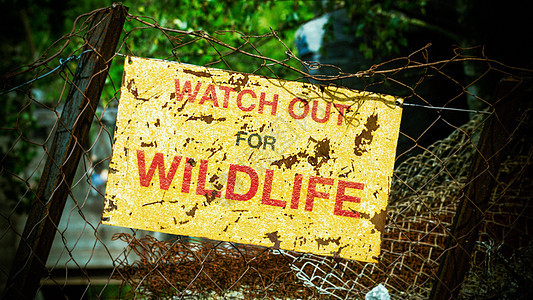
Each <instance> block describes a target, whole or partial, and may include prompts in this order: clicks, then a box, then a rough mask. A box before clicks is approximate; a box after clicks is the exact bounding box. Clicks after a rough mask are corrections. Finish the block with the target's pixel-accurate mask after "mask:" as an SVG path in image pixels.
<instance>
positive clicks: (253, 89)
mask: <svg viewBox="0 0 533 300" xmlns="http://www.w3.org/2000/svg"><path fill="white" fill-rule="evenodd" d="M396 100H397V99H396V98H394V97H392V96H386V95H378V94H373V93H369V92H359V91H354V90H349V89H345V88H339V87H334V86H320V85H313V84H308V83H302V82H291V81H284V80H279V79H272V78H266V77H261V76H256V75H250V74H242V73H235V72H228V71H222V70H216V69H210V68H205V67H198V66H191V65H185V64H179V63H174V62H168V61H161V60H155V59H144V58H136V57H128V58H127V59H126V63H125V67H124V78H123V82H122V90H121V96H120V104H119V111H118V117H117V123H116V128H115V141H114V146H113V157H112V160H111V164H110V168H109V177H108V183H107V191H106V203H105V208H104V213H103V223H104V224H110V225H117V226H125V227H133V228H139V229H146V230H153V231H160V232H167V233H173V234H180V235H187V236H195V237H205V238H210V239H215V240H222V241H232V242H237V243H243V244H254V245H263V246H271V247H274V248H280V249H286V250H294V251H300V252H312V253H315V254H319V255H336V256H340V257H343V258H349V259H357V260H361V261H367V262H375V261H376V258H377V256H378V255H379V253H380V244H381V234H382V232H383V228H384V224H385V217H386V207H387V199H388V195H389V187H390V180H391V176H392V170H393V165H394V158H395V150H396V143H397V139H398V133H399V124H400V117H401V111H402V110H401V108H400V107H398V106H396V105H395V101H396Z"/></svg>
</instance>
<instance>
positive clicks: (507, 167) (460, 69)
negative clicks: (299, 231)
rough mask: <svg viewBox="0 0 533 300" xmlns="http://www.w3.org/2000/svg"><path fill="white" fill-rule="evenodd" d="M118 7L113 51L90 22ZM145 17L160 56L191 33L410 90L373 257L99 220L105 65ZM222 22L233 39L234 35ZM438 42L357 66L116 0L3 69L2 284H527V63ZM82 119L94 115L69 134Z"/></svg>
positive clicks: (107, 143) (108, 86)
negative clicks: (135, 10) (161, 16)
mask: <svg viewBox="0 0 533 300" xmlns="http://www.w3.org/2000/svg"><path fill="white" fill-rule="evenodd" d="M117 9H118V10H119V11H120V14H122V15H123V16H125V23H126V24H125V25H124V26H122V25H120V24H119V25H118V26H119V27H120V30H119V31H118V32H121V31H122V34H121V36H120V39H117V42H118V46H117V47H116V49H112V53H110V54H109V57H107V58H106V57H105V54H104V51H101V49H100V48H97V47H96V46H95V44H94V43H93V40H92V37H91V36H93V35H95V34H96V35H97V36H99V37H103V36H105V34H106V30H103V31H98V28H99V26H100V27H101V26H103V25H102V24H107V23H106V22H108V21H109V20H111V21H112V20H113V18H114V15H113V14H115V13H116V11H117ZM119 23H120V22H119ZM105 26H110V25H105ZM106 28H108V27H106ZM139 31H140V32H142V34H146V35H149V36H157V35H163V36H164V37H165V38H166V42H167V48H168V56H166V57H157V58H160V59H167V60H173V61H180V62H184V63H189V62H196V61H197V60H195V58H194V55H192V56H191V55H189V56H185V55H184V53H185V54H187V53H194V51H191V50H189V49H192V48H194V47H196V48H194V49H203V54H202V55H201V56H202V57H204V58H205V57H209V58H211V59H210V60H209V61H204V62H203V65H205V66H209V67H217V68H222V69H228V70H235V71H242V72H247V73H252V74H260V75H265V76H270V77H276V78H284V79H287V78H289V79H293V80H303V81H309V82H313V83H320V84H337V85H339V84H343V82H345V81H346V80H355V81H357V82H359V83H360V84H362V89H365V90H369V91H375V92H384V93H388V94H393V95H396V96H400V97H403V98H404V99H405V100H404V113H403V114H404V116H403V121H402V127H401V132H400V140H399V144H398V152H397V159H396V160H397V161H396V167H395V171H394V175H393V178H392V182H391V195H390V199H389V207H388V212H387V222H386V225H385V227H384V231H383V232H384V235H383V243H382V254H381V256H380V258H379V263H375V264H373V263H363V262H358V261H351V260H345V259H341V258H338V257H321V256H317V255H312V254H302V253H295V252H290V251H284V250H276V249H273V248H265V247H258V246H248V245H240V244H235V243H229V242H218V241H210V240H204V239H200V238H190V237H179V236H178V237H176V236H171V235H166V234H161V233H153V232H143V231H140V230H132V229H128V228H119V227H111V226H105V225H101V224H100V218H101V213H102V209H103V199H104V198H103V195H104V193H105V181H106V176H107V173H108V165H109V160H110V157H111V144H112V140H113V127H114V122H115V118H116V109H117V106H118V97H119V91H120V82H119V80H120V78H119V79H117V78H113V77H112V76H111V75H108V73H107V72H108V71H109V70H113V68H119V69H120V66H121V65H122V64H123V60H124V56H125V55H136V53H135V51H134V50H132V45H134V44H135V43H136V41H135V35H134V34H133V33H135V32H139ZM115 34H116V33H115ZM229 35H234V36H239V37H240V40H241V41H242V42H241V43H240V44H228V43H227V42H226V41H227V40H226V37H228V36H229ZM137 37H138V35H137ZM96 40H98V39H96ZM262 47H278V48H279V49H280V52H281V53H283V55H284V58H283V59H279V58H278V59H274V58H271V57H266V56H263V54H262V49H263V48H262ZM108 52H109V51H108ZM431 54H432V48H431V46H429V45H428V46H427V47H424V48H422V49H419V50H417V51H415V52H413V53H412V54H410V55H408V56H404V57H400V58H397V59H393V60H388V61H385V62H383V63H381V64H377V65H374V66H373V67H372V68H370V69H369V70H362V71H360V72H357V73H355V74H351V73H344V72H343V71H342V70H341V69H340V68H339V67H335V66H330V65H321V64H320V63H318V62H307V61H302V60H300V59H299V58H298V56H297V55H296V54H295V53H293V52H292V51H291V50H290V47H287V46H286V45H285V44H284V43H283V41H282V40H281V39H280V38H279V37H278V34H277V33H276V32H275V31H272V32H269V33H266V34H262V35H247V34H244V33H240V32H233V31H221V32H214V33H207V32H203V31H194V32H188V31H182V30H176V29H172V28H163V27H161V26H160V25H158V23H157V21H156V20H153V19H150V18H146V17H141V16H133V15H129V14H127V12H126V11H125V10H124V9H123V8H122V7H121V6H119V7H118V8H117V7H114V8H107V9H102V10H97V11H95V12H92V13H89V14H86V15H83V16H81V17H80V18H79V19H77V20H76V22H75V25H74V28H73V30H72V32H70V33H69V34H67V35H65V37H63V38H62V39H61V40H59V41H58V42H56V43H55V44H54V45H52V46H51V47H50V49H49V50H48V51H46V52H45V53H43V55H42V57H41V58H39V59H38V60H37V61H36V62H35V63H33V64H31V65H28V66H23V67H21V68H20V69H18V70H15V71H14V72H12V73H10V74H6V75H4V77H2V79H3V81H2V87H1V88H2V93H1V97H2V98H3V99H5V100H4V103H10V104H12V105H13V106H15V107H16V109H14V110H13V111H7V112H8V113H9V114H6V115H5V116H2V117H3V118H4V119H5V120H6V121H5V122H4V125H3V127H2V128H1V130H2V137H1V138H2V143H1V148H0V149H1V158H0V159H1V169H0V183H1V186H2V189H1V191H0V197H1V198H0V205H1V212H0V224H1V225H0V226H1V234H0V245H1V247H2V250H1V253H2V255H1V258H0V259H1V260H2V264H1V265H0V284H1V286H2V288H1V290H4V291H5V294H4V296H5V295H14V294H15V295H16V294H17V293H20V294H24V291H23V290H21V286H22V287H25V286H26V284H27V283H28V282H30V281H31V280H34V281H36V286H37V297H40V298H44V299H47V298H50V299H52V298H54V299H58V298H64V297H67V298H71V299H78V298H79V299H88V298H98V299H99V298H106V299H107V298H110V299H113V298H141V299H144V298H173V299H174V298H176V299H199V298H200V299H201V298H206V299H209V298H220V299H240V298H245V299H263V298H266V299H315V298H316V299H321V298H323V299H363V298H364V297H365V295H366V294H367V293H368V292H369V291H371V290H372V289H374V288H375V287H377V286H378V285H380V284H381V285H383V286H384V287H385V288H386V289H387V291H388V293H389V294H390V296H391V297H392V298H393V299H406V298H410V299H426V298H428V297H430V296H431V297H433V298H439V295H447V296H446V298H448V297H451V296H454V297H455V296H458V297H460V298H464V299H479V298H502V299H504V298H513V299H517V298H520V297H522V296H524V295H527V294H528V293H530V292H531V286H532V283H533V271H532V268H533V263H532V262H533V240H532V238H531V236H532V232H531V230H532V227H531V226H532V220H533V209H532V208H533V207H532V205H533V204H532V202H531V199H533V197H532V196H533V192H532V191H533V186H532V182H533V178H532V177H533V173H532V164H531V158H532V154H533V151H532V147H531V142H532V141H531V138H530V133H531V130H532V129H533V128H532V124H533V122H532V120H531V118H532V116H531V112H532V110H531V103H532V101H531V96H532V95H533V94H532V90H531V88H532V87H531V82H530V81H529V78H530V77H531V75H532V74H533V71H531V70H526V69H521V68H515V67H510V66H506V65H504V64H502V63H499V62H497V61H493V60H491V59H490V58H488V57H485V56H484V54H483V49H482V48H474V49H460V48H454V49H450V50H449V52H448V56H447V57H445V58H437V59H432V55H431ZM184 57H188V58H189V60H186V59H185V58H184ZM60 58H61V59H60ZM91 58H92V59H96V60H98V59H100V60H101V61H102V62H101V63H97V64H96V65H98V66H100V67H101V68H100V69H99V70H96V71H95V72H94V73H93V74H92V75H90V76H89V78H88V80H89V82H91V81H93V82H95V81H99V82H101V85H102V86H103V87H105V88H103V92H102V95H101V97H98V98H101V99H100V100H99V103H98V102H89V100H90V99H87V98H88V97H89V95H88V94H87V93H86V92H85V91H87V90H85V89H84V88H87V86H81V85H82V84H80V81H78V79H79V78H76V77H80V76H81V75H80V74H79V72H78V71H76V70H77V69H78V70H79V69H80V65H83V64H86V65H87V64H88V61H87V60H84V59H91ZM213 58H214V59H213ZM111 61H112V66H111V69H110V68H109V66H110V63H111ZM200 61H201V60H200ZM332 70H333V71H332ZM119 73H120V72H119ZM102 74H103V76H102ZM100 77H103V79H102V78H100ZM28 81H31V82H30V83H29V84H26V85H23V84H21V82H23V83H25V82H28ZM83 84H86V83H83ZM89 86H90V84H89ZM39 91H45V92H46V94H44V95H43V93H42V92H39ZM76 92H81V93H82V97H81V98H80V99H81V100H80V101H81V102H80V103H81V106H80V105H78V106H80V107H81V112H80V114H79V115H74V116H72V115H69V113H71V112H70V111H68V110H67V104H65V103H68V102H69V101H72V99H71V94H75V93H76ZM83 95H85V96H86V97H83ZM97 101H98V99H97ZM94 103H97V105H95V104H94ZM87 112H89V113H90V114H89V116H90V117H89V118H87V117H86V115H84V114H85V113H87ZM93 116H94V117H93ZM68 122H71V123H68ZM68 124H71V125H68ZM91 125H92V126H91ZM69 126H70V127H69ZM76 126H82V127H89V128H90V129H89V128H86V131H87V133H86V134H81V135H78V134H79V131H78V129H76V128H78V127H76ZM57 136H67V137H70V138H71V139H72V137H74V138H73V141H71V142H68V143H71V144H72V145H73V146H72V147H73V148H72V149H79V151H80V155H79V163H78V162H77V161H76V162H75V163H73V160H72V159H73V157H74V156H76V155H75V150H69V151H67V152H66V153H63V156H62V157H63V158H65V160H62V161H58V160H57V159H56V156H54V155H52V154H51V151H57V148H58V147H62V146H64V145H62V144H60V142H58V141H60V139H58V138H57ZM54 143H55V144H57V145H55V144H54ZM68 143H67V142H65V144H68ZM65 147H66V146H65ZM68 149H71V148H68ZM47 160H52V162H51V164H50V165H48V164H47ZM76 166H77V170H76ZM64 167H65V168H66V167H69V168H70V169H72V168H73V170H71V171H69V172H70V173H69V174H70V175H68V176H72V179H71V183H69V184H67V185H66V186H67V187H66V189H65V193H64V194H65V197H66V202H65V204H64V208H63V207H61V206H54V205H53V203H51V202H53V201H56V197H57V196H58V194H59V193H60V192H61V190H62V187H61V184H60V185H59V186H56V187H55V188H52V191H51V193H49V194H47V195H49V196H48V198H46V197H43V196H42V195H43V192H42V191H41V190H42V189H44V187H42V186H43V185H44V184H43V183H42V181H43V177H45V174H47V173H49V172H50V170H51V169H54V168H56V169H58V170H59V173H58V177H57V178H55V179H52V181H55V182H56V183H57V181H59V182H68V181H69V180H68V178H67V177H68V176H67V174H66V172H64V171H63V170H64ZM40 182H41V183H40ZM64 185H65V184H64V183H63V186H64ZM45 194H46V193H45ZM40 206H42V207H45V208H46V209H44V210H41V215H39V217H37V218H35V217H28V214H30V215H31V214H32V212H31V211H32V209H34V208H35V207H40ZM47 209H48V210H47ZM59 209H60V211H62V214H61V212H59V217H57V216H56V215H57V210H59ZM54 210H55V211H54ZM52 215H54V216H52ZM54 218H55V219H54ZM454 220H455V221H454ZM47 222H48V223H47ZM454 222H455V224H454ZM45 223H47V224H51V225H47V226H48V227H47V226H44V225H43V224H45ZM26 224H29V225H26ZM41 225H43V226H44V229H41V230H42V232H44V233H47V234H49V233H51V234H52V235H51V237H52V238H53V243H52V242H51V240H50V241H48V242H49V243H51V245H49V246H50V247H51V250H50V253H49V255H47V256H45V257H47V259H46V261H43V259H42V256H39V255H41V253H40V252H38V251H37V250H31V251H26V252H27V253H26V254H27V255H26V256H21V255H20V254H16V253H17V249H18V248H25V247H24V246H25V245H28V246H29V247H31V245H33V244H32V243H34V241H33V240H31V234H32V233H34V232H36V231H37V230H38V229H39V228H42V227H43V226H41ZM25 226H26V228H25ZM42 236H46V235H42ZM34 238H35V237H34ZM35 239H38V237H37V238H35ZM43 239H44V238H43ZM46 242H47V241H43V243H44V244H46ZM19 243H20V245H19ZM26 248H27V247H26ZM470 248H471V249H470ZM20 251H21V250H20V249H19V252H20ZM20 257H25V258H24V259H23V260H22V261H21V259H20ZM36 257H37V258H36ZM461 259H462V260H461ZM34 266H41V268H42V269H43V274H42V276H41V275H40V274H39V273H38V272H37V275H31V274H35V272H33V269H30V272H29V273H28V274H30V275H25V276H28V277H32V276H33V277H37V279H35V278H33V279H32V278H29V279H25V281H23V282H22V284H21V283H17V278H18V277H21V276H23V273H24V270H25V269H26V268H28V267H31V268H37V270H39V268H38V267H34ZM461 272H464V273H465V280H464V282H463V283H462V284H460V283H461V281H462V275H461V274H462V273H461ZM450 278H451V279H450ZM453 278H460V279H458V281H459V282H456V281H454V280H453ZM19 281H20V280H19ZM432 291H433V292H432ZM13 293H14V294H13ZM6 298H7V296H6Z"/></svg>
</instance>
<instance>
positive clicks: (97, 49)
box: [3, 4, 127, 299]
mask: <svg viewBox="0 0 533 300" xmlns="http://www.w3.org/2000/svg"><path fill="white" fill-rule="evenodd" d="M126 13H127V8H126V7H124V6H122V5H116V4H113V6H112V7H109V8H106V9H103V10H101V11H100V12H98V13H97V14H95V15H94V16H93V17H92V18H93V19H92V21H91V26H90V29H89V31H88V33H87V44H86V45H85V47H84V51H86V50H93V51H88V52H87V53H85V54H83V56H82V57H81V59H80V60H79V62H78V67H77V70H76V75H75V77H74V79H73V82H72V85H71V88H70V91H69V94H68V97H67V100H66V103H65V105H64V107H63V112H62V113H61V118H60V120H59V122H58V128H57V129H56V132H55V135H54V139H53V142H52V145H51V147H50V149H49V150H48V151H47V154H48V159H47V161H46V165H45V167H44V171H43V174H42V176H41V180H40V182H39V187H38V189H37V193H36V195H35V199H34V201H33V204H32V207H31V209H30V212H29V215H28V220H27V221H26V226H25V228H24V232H23V234H22V236H21V241H20V244H19V246H18V249H17V254H16V256H15V260H14V262H13V266H12V268H11V273H10V276H9V278H8V281H7V285H6V288H5V291H4V294H3V298H4V299H33V298H34V297H35V295H36V292H37V289H38V288H39V284H40V280H41V277H42V276H43V274H44V271H45V270H46V267H45V264H46V260H47V259H48V254H49V253H50V247H51V246H52V242H53V241H54V236H55V233H56V230H57V227H58V225H59V221H60V220H61V214H62V212H63V208H64V207H65V202H66V199H67V197H68V195H69V192H70V186H71V184H72V181H73V179H74V174H75V173H76V169H77V167H78V164H79V160H80V157H81V155H82V153H83V151H84V150H83V145H85V144H86V143H87V140H88V136H89V129H90V127H91V123H92V120H93V118H94V113H95V111H96V108H97V107H98V103H99V101H100V95H101V93H102V90H103V87H104V83H105V80H106V77H107V74H108V71H109V67H110V66H111V61H112V58H113V57H114V55H115V50H116V47H117V44H118V41H119V39H120V34H121V32H122V28H123V26H124V21H125V19H126Z"/></svg>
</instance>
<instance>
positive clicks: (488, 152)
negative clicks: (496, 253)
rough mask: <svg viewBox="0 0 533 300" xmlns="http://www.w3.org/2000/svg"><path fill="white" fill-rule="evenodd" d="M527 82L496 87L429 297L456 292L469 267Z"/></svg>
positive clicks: (523, 102)
mask: <svg viewBox="0 0 533 300" xmlns="http://www.w3.org/2000/svg"><path fill="white" fill-rule="evenodd" d="M529 83H530V82H527V81H526V82H523V81H519V80H516V79H506V80H504V81H502V82H501V83H500V84H499V85H498V87H497V89H496V92H495V95H494V99H493V106H492V107H493V108H494V113H493V114H492V115H491V116H490V117H489V119H488V120H487V121H486V123H485V125H484V127H483V131H482V133H481V137H480V141H479V144H478V152H476V155H475V156H474V159H473V164H472V168H471V170H470V175H469V178H468V181H467V182H468V183H469V185H468V188H467V190H466V192H465V194H464V195H463V198H462V199H461V202H460V204H459V206H458V208H457V212H456V215H455V217H454V221H453V225H452V229H451V233H450V236H448V238H447V241H446V248H445V252H444V253H443V256H442V257H441V259H440V262H439V270H438V272H437V277H436V279H435V282H434V283H433V288H432V291H431V296H430V299H434V300H436V299H453V298H457V296H458V294H459V292H460V287H461V284H462V282H463V280H464V277H465V274H466V273H467V271H468V270H469V268H470V256H471V254H472V251H473V249H474V247H475V245H476V242H477V239H478V233H479V228H480V225H481V224H482V222H483V220H484V214H485V212H486V210H487V209H488V207H489V205H490V203H489V202H490V199H491V195H492V192H493V191H494V189H495V187H496V183H497V182H496V176H497V174H498V169H499V167H500V164H501V162H502V161H503V159H504V158H505V156H506V152H505V147H506V146H507V145H508V144H509V142H510V140H511V138H512V135H513V131H514V130H515V129H516V127H517V126H518V120H519V119H520V118H519V117H520V110H523V109H524V108H525V107H527V105H526V104H527V103H528V102H530V99H528V98H527V97H528V96H531V91H526V90H524V89H525V88H527V86H528V84H529Z"/></svg>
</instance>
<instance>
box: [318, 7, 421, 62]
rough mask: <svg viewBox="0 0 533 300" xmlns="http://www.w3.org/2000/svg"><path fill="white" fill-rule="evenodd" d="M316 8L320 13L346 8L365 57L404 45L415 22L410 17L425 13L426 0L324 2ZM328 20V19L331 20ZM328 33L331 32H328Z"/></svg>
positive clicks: (395, 51)
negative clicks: (410, 26)
mask: <svg viewBox="0 0 533 300" xmlns="http://www.w3.org/2000/svg"><path fill="white" fill-rule="evenodd" d="M318 3H320V4H319V5H318V7H317V9H318V10H319V11H321V12H322V13H325V12H329V11H333V10H336V9H345V10H346V12H347V13H348V17H349V18H350V21H351V24H352V28H347V29H346V31H348V32H352V33H353V34H354V38H355V39H358V40H359V51H360V52H361V53H363V55H364V56H365V57H366V58H367V59H375V58H383V57H389V56H391V55H396V54H398V53H400V49H401V48H402V47H406V46H407V38H406V33H407V30H408V29H409V25H413V24H414V23H417V21H418V20H417V19H414V18H413V17H412V16H417V15H425V13H426V11H425V8H426V5H427V3H426V0H399V1H391V0H382V1H372V0H355V1H326V2H318ZM330 21H331V20H330ZM329 34H331V33H329Z"/></svg>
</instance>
